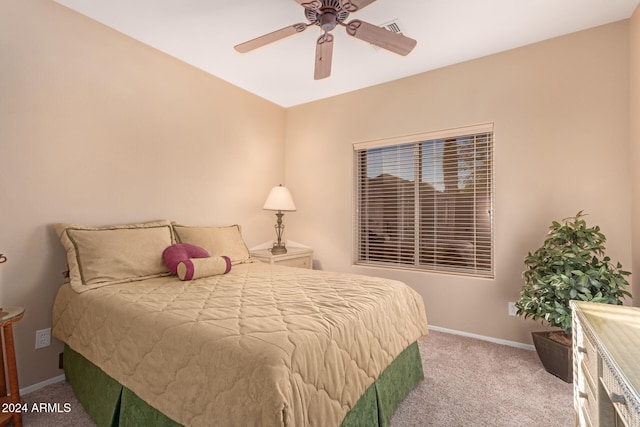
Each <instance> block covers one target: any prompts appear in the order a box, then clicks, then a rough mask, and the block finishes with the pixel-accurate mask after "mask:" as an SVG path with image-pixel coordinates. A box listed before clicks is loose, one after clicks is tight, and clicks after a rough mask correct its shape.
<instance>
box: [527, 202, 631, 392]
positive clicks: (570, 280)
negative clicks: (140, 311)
mask: <svg viewBox="0 0 640 427" xmlns="http://www.w3.org/2000/svg"><path fill="white" fill-rule="evenodd" d="M584 216H585V215H584V214H583V212H582V211H580V212H578V214H577V215H576V216H575V217H570V218H566V219H564V220H563V221H562V222H557V221H553V222H552V224H551V227H549V233H548V235H547V238H546V240H545V241H544V244H543V245H542V247H541V248H539V249H538V250H537V251H535V252H534V253H533V254H532V253H529V254H528V255H527V256H526V257H525V259H524V263H525V265H526V267H527V269H526V270H525V271H524V273H523V274H522V277H523V279H524V286H523V287H522V290H521V292H520V300H519V301H518V302H516V308H517V313H516V314H517V315H519V316H524V318H529V317H531V318H533V320H539V319H540V320H541V321H542V322H547V323H549V324H550V325H551V326H553V327H557V328H560V330H559V331H550V332H533V333H532V337H533V341H534V345H535V347H536V350H537V352H538V355H539V356H540V360H541V361H542V364H543V365H544V367H545V369H546V370H547V371H548V372H550V373H552V374H554V375H556V376H558V377H559V378H561V379H563V380H564V381H566V382H572V377H573V365H572V357H571V328H572V318H571V307H570V306H569V301H570V300H579V301H592V302H597V303H604V304H618V305H620V304H622V300H623V299H624V298H625V297H627V296H628V297H630V296H631V294H630V293H629V292H627V291H626V290H625V287H626V286H628V285H629V283H628V282H627V280H626V279H625V276H628V275H629V274H630V273H629V272H627V271H624V270H622V266H621V265H620V263H619V262H618V263H616V264H615V266H614V264H612V263H611V259H610V258H609V257H608V256H606V255H605V247H604V244H605V242H606V238H605V236H604V234H602V233H601V232H600V227H598V226H595V227H587V224H586V222H585V220H584V219H583V218H584Z"/></svg>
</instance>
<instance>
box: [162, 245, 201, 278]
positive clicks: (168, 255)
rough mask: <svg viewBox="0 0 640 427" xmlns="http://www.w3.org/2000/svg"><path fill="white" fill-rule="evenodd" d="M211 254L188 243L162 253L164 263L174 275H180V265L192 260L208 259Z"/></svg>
mask: <svg viewBox="0 0 640 427" xmlns="http://www.w3.org/2000/svg"><path fill="white" fill-rule="evenodd" d="M208 257H209V252H207V251H206V250H205V249H202V248H201V247H199V246H195V245H190V244H188V243H176V244H174V245H171V246H169V247H168V248H166V249H165V250H164V251H163V252H162V262H164V265H165V266H166V267H167V268H168V269H169V271H171V272H172V273H173V274H178V264H179V263H180V262H181V261H187V260H189V259H192V258H208Z"/></svg>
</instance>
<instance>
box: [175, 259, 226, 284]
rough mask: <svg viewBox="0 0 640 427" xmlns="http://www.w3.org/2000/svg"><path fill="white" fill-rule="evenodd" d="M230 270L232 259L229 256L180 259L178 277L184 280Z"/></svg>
mask: <svg viewBox="0 0 640 427" xmlns="http://www.w3.org/2000/svg"><path fill="white" fill-rule="evenodd" d="M230 271H231V260H230V259H229V257H227V256H216V257H209V258H190V259H186V260H184V261H180V262H179V263H178V267H177V268H176V272H177V274H178V277H179V278H180V280H183V281H184V280H195V279H200V278H202V277H209V276H217V275H219V274H227V273H228V272H230Z"/></svg>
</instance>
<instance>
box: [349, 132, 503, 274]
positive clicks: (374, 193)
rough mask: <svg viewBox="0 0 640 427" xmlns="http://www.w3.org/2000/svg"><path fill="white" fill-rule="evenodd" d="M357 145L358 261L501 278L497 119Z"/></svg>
mask: <svg viewBox="0 0 640 427" xmlns="http://www.w3.org/2000/svg"><path fill="white" fill-rule="evenodd" d="M354 150H355V172H356V179H355V181H356V191H355V197H356V200H355V223H356V226H355V232H356V236H355V243H356V244H355V249H356V250H355V252H356V254H355V256H356V263H357V264H365V265H379V266H380V265H381V266H396V267H407V268H415V269H421V270H430V271H441V272H452V273H461V274H472V275H476V276H482V277H493V219H492V217H493V215H492V214H493V125H491V124H490V125H479V126H471V127H467V128H460V129H453V130H448V131H443V132H432V133H427V134H422V135H414V136H411V137H404V138H394V139H390V140H383V141H371V142H363V143H357V144H354Z"/></svg>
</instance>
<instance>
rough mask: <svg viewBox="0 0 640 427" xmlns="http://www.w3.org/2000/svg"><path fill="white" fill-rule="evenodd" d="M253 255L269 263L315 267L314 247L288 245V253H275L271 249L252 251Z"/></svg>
mask: <svg viewBox="0 0 640 427" xmlns="http://www.w3.org/2000/svg"><path fill="white" fill-rule="evenodd" d="M251 257H252V258H255V259H257V260H260V261H262V262H268V263H269V264H278V265H286V266H289V267H298V268H309V269H311V268H313V249H310V248H296V247H288V248H287V253H286V254H281V255H273V254H272V253H271V252H270V251H269V249H260V250H256V251H251Z"/></svg>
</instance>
